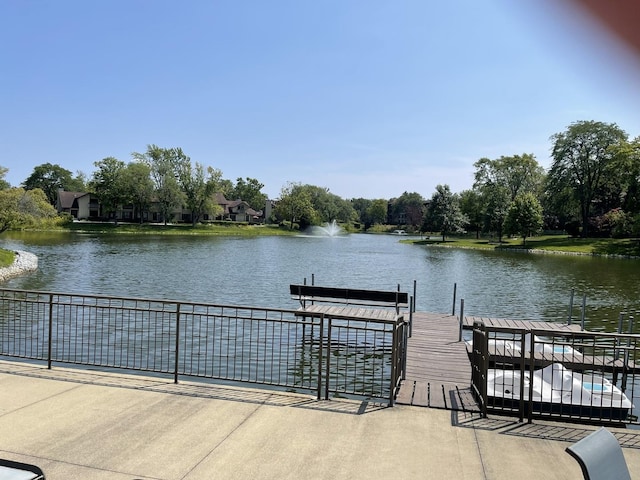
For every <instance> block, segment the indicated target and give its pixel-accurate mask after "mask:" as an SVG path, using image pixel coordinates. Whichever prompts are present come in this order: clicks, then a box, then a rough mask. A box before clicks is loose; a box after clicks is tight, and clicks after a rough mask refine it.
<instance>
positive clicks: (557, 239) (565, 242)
mask: <svg viewBox="0 0 640 480" xmlns="http://www.w3.org/2000/svg"><path fill="white" fill-rule="evenodd" d="M405 241H406V242H411V243H417V244H422V245H440V246H447V247H458V248H478V249H492V250H523V249H524V250H545V251H548V252H566V253H579V254H584V255H621V256H634V257H640V241H639V240H638V239H628V238H625V239H615V238H573V237H570V236H568V235H544V236H539V237H531V238H527V242H526V245H523V244H522V239H521V238H513V239H511V238H510V239H507V238H505V239H503V241H502V242H500V243H498V242H497V240H496V239H486V238H485V239H482V238H481V239H478V240H476V239H475V238H469V237H464V238H455V237H451V238H447V239H446V241H444V242H443V241H442V238H435V237H430V238H429V239H424V240H405Z"/></svg>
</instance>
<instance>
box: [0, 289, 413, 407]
mask: <svg viewBox="0 0 640 480" xmlns="http://www.w3.org/2000/svg"><path fill="white" fill-rule="evenodd" d="M407 335H408V324H407V322H405V321H404V320H402V319H401V320H400V321H397V322H391V321H385V320H381V319H362V318H357V319H335V318H331V317H330V316H327V315H325V314H314V313H310V312H304V314H302V313H301V312H300V311H297V310H287V309H273V308H260V307H247V306H234V305H214V304H204V303H192V302H175V301H164V300H153V299H137V298H121V297H110V296H98V295H81V294H61V293H51V292H39V291H25V290H10V289H0V355H2V356H8V357H17V358H28V359H35V360H41V361H44V362H47V365H48V367H49V368H51V366H52V364H53V363H67V364H81V365H91V366H97V367H104V368H119V369H126V370H139V371H147V372H157V373H164V374H168V375H173V378H174V381H175V382H177V381H178V378H179V377H180V376H192V377H203V378H211V379H220V380H226V381H232V382H246V383H251V384H258V385H259V384H263V385H270V386H277V387H284V388H287V389H292V390H296V391H297V390H306V391H314V392H316V394H317V396H318V398H321V397H322V396H324V397H325V398H329V396H330V395H331V394H334V395H336V394H337V395H341V394H344V395H354V396H364V397H368V398H374V399H383V400H388V402H389V403H390V404H393V399H394V397H395V394H396V391H397V388H398V387H399V384H400V381H401V379H402V378H403V377H404V372H405V364H406V344H407Z"/></svg>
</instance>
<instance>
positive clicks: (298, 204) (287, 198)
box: [274, 182, 316, 229]
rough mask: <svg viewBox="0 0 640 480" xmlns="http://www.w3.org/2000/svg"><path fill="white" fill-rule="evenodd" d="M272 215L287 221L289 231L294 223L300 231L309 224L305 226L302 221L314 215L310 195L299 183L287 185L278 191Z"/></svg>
mask: <svg viewBox="0 0 640 480" xmlns="http://www.w3.org/2000/svg"><path fill="white" fill-rule="evenodd" d="M274 213H275V214H276V216H277V217H278V218H280V219H282V220H285V221H288V222H289V226H290V228H291V229H293V226H294V224H295V223H298V224H299V226H300V228H301V229H303V228H305V227H307V226H309V225H310V224H309V223H307V224H305V223H304V222H303V221H302V220H303V219H305V218H307V219H308V218H313V217H314V216H315V215H316V214H315V211H314V209H313V205H312V203H311V193H310V192H309V190H308V189H305V188H304V186H303V185H301V184H299V183H291V182H289V183H287V184H286V185H285V186H284V187H282V189H281V191H280V198H279V199H278V201H277V203H276V208H275V211H274Z"/></svg>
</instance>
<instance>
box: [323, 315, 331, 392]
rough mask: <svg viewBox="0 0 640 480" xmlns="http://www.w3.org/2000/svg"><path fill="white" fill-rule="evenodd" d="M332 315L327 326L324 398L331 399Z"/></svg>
mask: <svg viewBox="0 0 640 480" xmlns="http://www.w3.org/2000/svg"><path fill="white" fill-rule="evenodd" d="M331 323H332V320H331V317H329V322H328V326H327V360H326V369H327V371H326V372H325V384H324V399H325V400H329V382H330V381H331Z"/></svg>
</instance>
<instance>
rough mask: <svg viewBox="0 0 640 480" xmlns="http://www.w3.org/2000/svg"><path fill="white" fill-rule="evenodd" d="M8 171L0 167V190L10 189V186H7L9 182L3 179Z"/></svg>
mask: <svg viewBox="0 0 640 480" xmlns="http://www.w3.org/2000/svg"><path fill="white" fill-rule="evenodd" d="M8 171H9V169H8V168H6V167H3V166H1V165H0V190H6V189H8V188H10V187H11V185H9V182H7V181H6V180H5V179H4V177H5V176H6V175H7V172H8Z"/></svg>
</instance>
